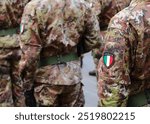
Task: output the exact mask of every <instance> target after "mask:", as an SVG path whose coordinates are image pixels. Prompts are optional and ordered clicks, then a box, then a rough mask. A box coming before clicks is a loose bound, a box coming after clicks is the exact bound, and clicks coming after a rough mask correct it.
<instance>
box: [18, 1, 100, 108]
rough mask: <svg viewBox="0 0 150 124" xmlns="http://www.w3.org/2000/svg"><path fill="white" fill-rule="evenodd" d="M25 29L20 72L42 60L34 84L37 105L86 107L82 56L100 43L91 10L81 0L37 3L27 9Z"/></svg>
mask: <svg viewBox="0 0 150 124" xmlns="http://www.w3.org/2000/svg"><path fill="white" fill-rule="evenodd" d="M22 27H24V30H23V31H22V33H21V41H22V50H23V51H24V54H22V58H23V59H22V61H21V62H20V68H21V70H23V68H25V69H24V70H27V68H31V65H33V64H34V63H38V61H37V60H38V58H39V57H40V62H39V68H38V70H37V71H36V77H35V82H34V86H35V90H34V93H35V97H36V101H37V103H38V106H84V95H83V89H82V86H83V85H82V83H81V79H82V77H81V68H80V61H79V56H80V54H81V53H82V52H83V50H84V52H87V51H89V50H91V49H92V48H93V47H94V46H96V44H97V42H98V41H99V36H98V34H99V26H98V21H97V19H96V16H94V15H93V13H92V11H91V9H90V7H88V5H87V4H85V2H84V1H82V0H42V1H41V0H34V1H31V2H30V3H29V4H28V5H27V7H26V8H25V12H24V14H23V18H22ZM27 39H29V40H27ZM80 41H82V42H81V44H80V47H77V46H78V44H79V42H80ZM82 44H84V45H85V46H86V47H84V46H83V45H82ZM81 47H83V49H82V48H81ZM80 48H81V49H80ZM24 62H25V63H24ZM31 63H32V64H31ZM32 70H33V68H32ZM29 72H31V71H29ZM29 75H30V74H29ZM26 80H27V82H28V80H29V79H26ZM30 83H31V82H29V84H30Z"/></svg>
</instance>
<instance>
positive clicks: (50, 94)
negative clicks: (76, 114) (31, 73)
mask: <svg viewBox="0 0 150 124" xmlns="http://www.w3.org/2000/svg"><path fill="white" fill-rule="evenodd" d="M35 95H36V96H35V97H36V98H37V101H38V103H40V104H39V105H37V106H50V107H60V106H63V107H67V106H70V107H83V106H84V103H85V100H84V94H83V89H82V83H78V84H74V85H68V86H66V85H47V84H43V85H42V86H41V87H37V88H35Z"/></svg>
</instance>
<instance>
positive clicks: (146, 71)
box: [98, 0, 150, 107]
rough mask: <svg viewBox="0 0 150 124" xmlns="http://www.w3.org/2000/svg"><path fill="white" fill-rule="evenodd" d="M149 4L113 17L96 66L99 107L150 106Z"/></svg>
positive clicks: (143, 1) (137, 1)
mask: <svg viewBox="0 0 150 124" xmlns="http://www.w3.org/2000/svg"><path fill="white" fill-rule="evenodd" d="M149 41H150V0H132V1H131V4H130V5H129V7H127V8H126V9H124V10H122V11H121V12H119V13H118V14H117V15H115V16H114V17H113V18H112V20H111V22H110V24H109V27H108V32H107V34H106V37H105V42H106V45H105V48H104V52H103V57H102V58H101V59H100V61H99V65H98V94H99V97H100V106H103V107H104V106H132V107H133V106H136V107H137V106H149V105H150V42H149Z"/></svg>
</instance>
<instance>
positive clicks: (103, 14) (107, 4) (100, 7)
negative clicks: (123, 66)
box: [86, 0, 131, 68]
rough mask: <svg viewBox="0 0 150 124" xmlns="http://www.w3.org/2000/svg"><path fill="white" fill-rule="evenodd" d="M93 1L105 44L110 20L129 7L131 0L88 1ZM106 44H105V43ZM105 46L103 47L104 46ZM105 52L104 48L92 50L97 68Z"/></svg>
mask: <svg viewBox="0 0 150 124" xmlns="http://www.w3.org/2000/svg"><path fill="white" fill-rule="evenodd" d="M86 1H89V2H90V1H91V3H93V5H92V8H93V10H94V12H95V13H96V15H97V17H98V20H99V26H100V30H101V32H100V36H101V39H102V41H101V42H102V43H103V42H104V41H103V39H104V36H105V33H106V30H107V27H108V24H109V21H110V19H111V18H112V17H113V16H114V15H115V14H116V13H118V12H119V11H121V10H122V9H124V8H125V7H127V6H128V5H129V4H130V2H131V0H86ZM103 44H104V43H103ZM102 46H103V45H102ZM102 50H103V47H101V49H100V50H99V49H93V50H92V56H93V59H94V63H95V66H96V68H97V65H98V61H99V59H100V57H101V56H102V53H101V51H102Z"/></svg>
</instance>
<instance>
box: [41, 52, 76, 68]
mask: <svg viewBox="0 0 150 124" xmlns="http://www.w3.org/2000/svg"><path fill="white" fill-rule="evenodd" d="M75 60H79V57H78V55H77V54H76V53H69V54H66V55H57V56H50V57H48V58H41V59H40V63H39V67H42V66H47V65H55V64H63V63H66V62H70V61H75Z"/></svg>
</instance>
